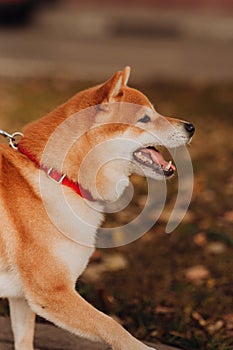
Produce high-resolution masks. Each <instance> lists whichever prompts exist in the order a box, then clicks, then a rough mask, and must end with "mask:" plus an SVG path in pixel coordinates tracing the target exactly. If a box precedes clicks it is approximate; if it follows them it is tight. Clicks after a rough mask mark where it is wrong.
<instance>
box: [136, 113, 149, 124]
mask: <svg viewBox="0 0 233 350" xmlns="http://www.w3.org/2000/svg"><path fill="white" fill-rule="evenodd" d="M150 121H151V118H150V117H149V115H147V114H146V115H144V117H142V118H141V119H139V120H138V121H137V122H138V123H148V122H150Z"/></svg>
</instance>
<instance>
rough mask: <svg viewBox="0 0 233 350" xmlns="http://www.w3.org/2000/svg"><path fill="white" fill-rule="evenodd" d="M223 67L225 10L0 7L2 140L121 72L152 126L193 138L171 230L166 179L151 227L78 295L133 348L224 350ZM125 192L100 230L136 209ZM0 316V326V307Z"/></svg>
mask: <svg viewBox="0 0 233 350" xmlns="http://www.w3.org/2000/svg"><path fill="white" fill-rule="evenodd" d="M232 62H233V2H232V0H189V1H185V0H174V1H173V0H143V1H142V0H141V1H140V0H137V1H136V0H135V1H133V0H124V1H122V0H118V1H117V0H115V1H113V0H112V1H110V0H108V1H107V0H106V1H105V0H99V1H97V0H96V1H94V0H92V1H91V0H89V1H88V0H86V1H84V0H68V1H62V0H47V1H45V0H44V1H42V0H38V1H36V0H0V128H1V129H4V128H5V129H6V130H7V131H9V132H14V131H16V130H17V131H20V129H21V127H22V126H23V125H24V124H25V123H27V122H29V121H31V120H33V119H36V118H39V117H41V116H42V115H44V114H45V113H47V112H49V111H50V110H51V109H53V108H54V107H56V106H57V105H58V104H59V103H62V102H63V101H65V100H66V99H67V98H69V97H70V96H72V95H73V94H74V93H76V92H77V91H79V90H81V89H84V88H86V87H89V86H91V85H93V84H97V83H101V82H103V81H105V80H107V79H108V78H109V77H110V76H112V75H113V74H114V73H115V71H116V70H119V69H122V68H123V67H124V66H126V65H130V66H131V67H132V76H131V79H130V85H132V86H134V87H137V88H139V89H140V90H141V91H143V92H144V93H145V94H147V96H148V97H149V98H150V100H151V101H152V103H153V104H154V105H155V107H156V109H157V110H158V111H159V112H160V113H161V114H163V115H171V116H176V117H179V118H181V119H185V120H189V121H191V122H192V123H194V124H195V126H196V130H197V131H196V134H195V137H194V138H193V141H192V144H191V146H190V149H189V150H190V154H191V157H192V160H193V167H194V181H195V183H194V192H193V198H192V202H191V205H190V208H189V210H188V212H187V215H186V216H185V218H184V220H183V222H182V224H181V225H180V226H179V227H178V228H177V229H176V230H175V232H173V233H172V234H170V235H166V234H165V233H164V229H165V226H166V222H167V220H168V218H169V215H170V212H171V210H172V208H173V206H174V202H175V199H176V194H177V191H176V190H177V179H173V180H172V181H171V182H169V183H168V196H167V205H166V208H165V210H164V212H163V214H162V215H161V217H160V219H159V222H158V223H157V224H156V226H155V227H154V228H152V229H151V230H150V231H149V232H148V233H147V234H146V235H145V236H144V237H143V238H141V239H140V240H138V241H136V242H134V243H132V244H130V245H128V246H125V247H121V248H116V249H109V250H98V251H97V253H96V254H95V255H94V256H93V258H92V261H91V263H90V265H89V267H88V269H87V271H86V273H85V274H84V275H83V277H82V278H81V279H80V281H79V282H78V284H77V289H78V290H79V291H80V292H81V294H82V295H83V296H84V297H85V298H86V299H87V300H89V301H90V302H91V303H92V304H94V305H95V306H96V307H98V308H99V309H101V310H103V311H104V312H106V313H108V314H110V315H111V316H113V317H115V318H116V319H117V320H118V321H119V322H120V323H121V324H123V326H125V327H126V328H127V329H129V330H130V331H131V332H133V333H134V334H135V335H136V336H137V337H139V338H141V339H144V340H149V341H152V342H155V343H157V342H162V343H164V344H170V345H173V346H177V347H179V348H181V349H188V350H191V349H205V350H230V349H231V350H232V349H233V301H232V285H233V275H232V263H233V254H232V253H233V230H232V228H233V208H232V194H233V175H232V164H231V161H232V156H233V143H232V132H233V106H232V97H233V64H232ZM132 181H133V183H134V184H135V185H136V187H135V191H136V192H135V200H134V203H133V204H132V205H130V206H129V208H127V209H126V210H124V211H122V212H119V213H117V214H114V215H111V216H110V215H109V216H108V217H107V222H106V224H105V225H106V226H111V225H118V224H121V223H124V222H125V220H128V219H129V218H130V217H134V216H135V214H136V213H137V212H140V210H141V209H142V207H143V205H144V203H145V198H146V194H147V189H146V183H145V180H143V179H142V178H140V177H133V178H132ZM152 215H153V213H152ZM0 313H1V315H7V314H8V306H7V303H6V302H5V301H3V302H1V304H0ZM40 321H42V320H40Z"/></svg>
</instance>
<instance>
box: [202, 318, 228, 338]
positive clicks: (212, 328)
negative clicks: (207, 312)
mask: <svg viewBox="0 0 233 350" xmlns="http://www.w3.org/2000/svg"><path fill="white" fill-rule="evenodd" d="M223 326H224V322H223V321H222V320H218V321H217V322H216V323H214V324H210V325H209V326H208V327H206V328H207V331H208V332H209V334H211V335H213V334H214V333H216V332H218V331H219V330H220V329H221V328H222V327H223Z"/></svg>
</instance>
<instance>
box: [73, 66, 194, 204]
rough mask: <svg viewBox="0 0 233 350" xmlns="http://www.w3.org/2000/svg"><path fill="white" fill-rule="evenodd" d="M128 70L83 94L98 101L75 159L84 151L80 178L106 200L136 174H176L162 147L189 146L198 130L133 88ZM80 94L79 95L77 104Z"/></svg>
mask: <svg viewBox="0 0 233 350" xmlns="http://www.w3.org/2000/svg"><path fill="white" fill-rule="evenodd" d="M129 74H130V68H129V67H126V68H125V69H124V71H122V72H117V73H116V74H115V75H114V76H113V77H112V78H111V79H110V80H109V81H107V82H106V83H104V84H103V85H100V86H98V87H96V88H92V89H89V90H88V91H87V92H86V93H85V92H84V95H83V96H85V101H88V102H89V103H90V102H91V103H90V105H95V107H91V108H93V110H94V118H93V120H92V122H91V124H90V127H89V130H88V131H87V132H86V133H85V138H83V142H82V138H81V139H80V142H78V143H77V144H76V146H74V147H73V157H72V159H73V162H74V157H75V155H77V152H79V154H80V149H82V150H84V153H83V151H82V154H83V156H82V157H81V158H82V164H81V165H80V166H79V182H81V183H82V186H83V187H85V188H87V189H88V190H90V191H91V193H92V194H93V196H94V197H96V198H101V199H104V200H116V199H117V198H118V197H119V196H120V195H121V194H122V192H123V190H124V188H125V187H126V186H127V185H128V176H129V175H130V174H131V173H133V172H136V173H139V174H143V175H144V176H147V177H150V178H153V179H157V180H160V179H164V178H169V177H171V176H172V175H173V174H174V172H175V170H176V168H175V165H173V164H172V162H171V161H167V160H165V159H164V157H163V155H162V153H161V152H160V151H159V149H160V148H161V147H160V146H164V147H166V148H174V147H178V146H181V145H184V144H186V143H189V142H190V140H191V138H192V136H193V133H194V126H193V125H192V124H190V123H188V122H185V121H182V120H178V119H173V118H167V117H164V116H161V115H160V114H159V113H157V112H156V111H155V109H154V107H153V105H152V104H151V102H150V101H149V100H148V98H147V97H146V96H145V95H144V94H142V93H141V92H140V91H138V90H136V89H133V88H130V87H128V86H127V82H128V79H129ZM76 98H78V99H80V95H77V97H74V100H73V103H74V104H75V101H76ZM78 149H79V151H78ZM69 168H70V166H69ZM66 172H67V173H68V172H69V169H68V168H67V169H66Z"/></svg>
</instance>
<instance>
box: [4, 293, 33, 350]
mask: <svg viewBox="0 0 233 350" xmlns="http://www.w3.org/2000/svg"><path fill="white" fill-rule="evenodd" d="M9 304H10V316H11V326H12V330H13V334H14V341H15V350H33V337H34V325H35V313H34V312H33V311H32V310H31V308H30V307H29V305H28V303H27V301H26V300H25V299H16V298H9Z"/></svg>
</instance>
